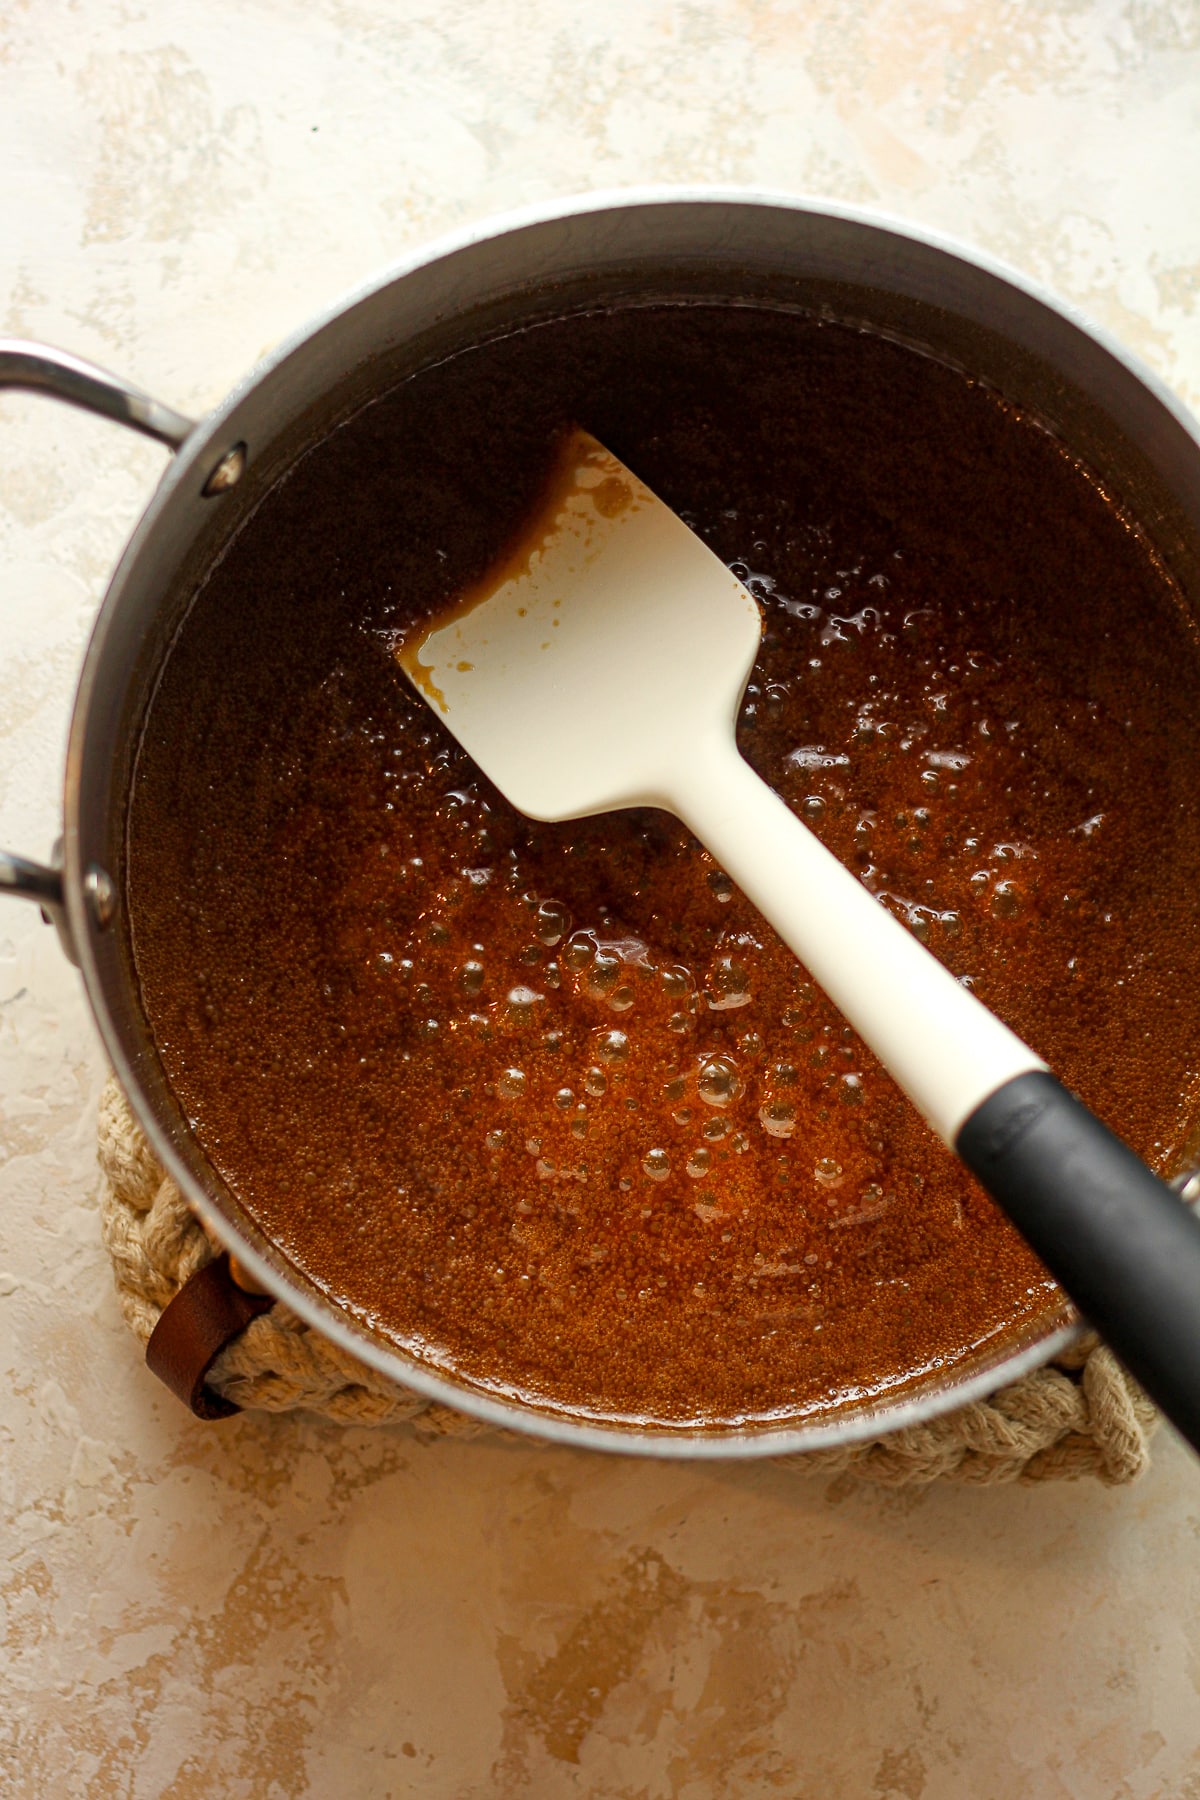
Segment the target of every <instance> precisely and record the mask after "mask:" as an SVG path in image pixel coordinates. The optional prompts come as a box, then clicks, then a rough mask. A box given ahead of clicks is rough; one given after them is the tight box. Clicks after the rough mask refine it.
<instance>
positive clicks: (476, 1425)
mask: <svg viewBox="0 0 1200 1800" xmlns="http://www.w3.org/2000/svg"><path fill="white" fill-rule="evenodd" d="M99 1157H100V1168H101V1171H102V1173H103V1185H102V1195H101V1207H102V1214H101V1217H102V1225H103V1233H104V1242H105V1245H106V1247H107V1249H108V1253H109V1255H110V1257H111V1258H112V1263H113V1271H114V1273H115V1275H116V1282H117V1295H118V1298H119V1300H120V1304H121V1311H122V1312H123V1313H124V1315H125V1321H126V1323H127V1324H128V1326H129V1328H130V1330H131V1331H132V1332H133V1333H134V1335H135V1336H136V1337H137V1338H138V1339H139V1341H140V1342H141V1343H142V1344H143V1345H144V1344H145V1343H146V1342H147V1341H148V1339H149V1337H150V1334H151V1332H152V1331H153V1330H154V1327H155V1325H156V1324H157V1323H158V1319H159V1316H160V1314H161V1313H162V1311H163V1309H164V1307H165V1306H166V1305H167V1304H168V1302H169V1301H171V1300H172V1299H173V1298H174V1296H175V1295H176V1294H177V1293H178V1291H179V1289H180V1287H181V1286H182V1285H183V1283H184V1282H185V1281H186V1280H187V1279H188V1277H189V1276H190V1275H192V1274H194V1273H195V1271H196V1270H197V1269H199V1268H200V1267H201V1266H202V1265H203V1264H205V1263H207V1262H209V1261H210V1260H211V1259H212V1257H213V1255H214V1247H213V1245H212V1243H211V1242H210V1240H209V1239H208V1237H207V1236H206V1235H205V1233H204V1231H203V1230H202V1228H201V1226H200V1224H199V1223H198V1221H197V1220H196V1218H195V1216H194V1215H193V1214H192V1213H191V1211H190V1210H189V1209H188V1206H187V1203H186V1201H185V1200H184V1198H183V1196H182V1194H181V1193H180V1191H179V1189H178V1188H177V1187H176V1185H175V1183H174V1182H173V1181H172V1180H171V1179H170V1177H169V1176H167V1175H166V1174H165V1173H164V1171H163V1169H162V1166H161V1164H160V1163H158V1162H157V1160H156V1159H155V1157H154V1154H153V1152H152V1151H151V1149H150V1146H149V1145H148V1143H147V1142H146V1139H145V1137H144V1135H143V1133H142V1131H141V1128H140V1127H139V1125H138V1124H137V1121H136V1120H135V1119H134V1117H133V1114H132V1113H131V1111H130V1109H129V1105H128V1103H127V1101H126V1099H125V1096H124V1095H123V1093H122V1092H121V1090H120V1088H119V1087H118V1086H117V1083H116V1082H115V1081H114V1080H110V1081H109V1083H108V1085H107V1087H106V1088H105V1091H104V1095H103V1098H102V1100H101V1103H100V1129H99ZM207 1385H208V1386H209V1387H210V1388H211V1389H212V1390H213V1391H214V1392H215V1393H217V1394H218V1395H220V1396H221V1397H222V1398H223V1399H225V1400H228V1401H231V1402H232V1403H233V1404H234V1405H235V1406H238V1407H242V1408H246V1409H254V1408H257V1409H259V1410H261V1411H264V1412H276V1413H278V1412H292V1411H296V1410H299V1409H304V1410H305V1411H308V1412H311V1413H319V1414H321V1415H323V1416H324V1417H325V1418H328V1419H335V1420H337V1421H339V1422H340V1423H342V1424H345V1425H392V1424H398V1423H411V1424H412V1425H413V1426H414V1427H415V1428H416V1430H417V1432H418V1434H420V1435H426V1434H428V1435H434V1436H455V1437H478V1436H480V1435H482V1434H484V1433H486V1432H491V1433H492V1434H493V1435H497V1436H499V1435H504V1436H507V1437H512V1436H513V1435H514V1434H512V1433H507V1432H506V1433H503V1434H501V1433H499V1432H498V1431H497V1430H496V1428H495V1427H492V1426H487V1425H484V1424H481V1423H480V1422H479V1421H478V1420H475V1419H470V1418H467V1417H465V1416H464V1415H463V1414H462V1413H457V1412H454V1411H453V1410H452V1409H451V1408H450V1407H447V1406H439V1405H437V1404H436V1403H434V1402H431V1401H429V1400H426V1399H424V1398H423V1397H422V1396H421V1395H419V1394H415V1393H411V1392H409V1391H408V1390H407V1389H406V1388H403V1387H400V1386H398V1385H397V1384H396V1383H395V1382H392V1381H389V1380H387V1379H386V1378H385V1377H384V1376H382V1375H379V1374H377V1373H376V1372H375V1371H374V1370H373V1369H371V1368H369V1367H368V1366H367V1365H366V1364H365V1363H362V1362H359V1361H358V1359H357V1358H356V1357H353V1356H350V1355H349V1354H348V1353H347V1352H346V1351H344V1350H341V1349H339V1348H338V1346H337V1345H336V1344H332V1343H330V1342H329V1340H328V1339H327V1338H324V1337H322V1336H321V1334H320V1333H319V1332H317V1331H314V1330H313V1329H312V1327H311V1326H309V1325H306V1324H304V1323H303V1321H302V1320H300V1319H298V1318H297V1317H296V1315H295V1314H294V1313H292V1312H291V1311H289V1309H288V1308H287V1307H286V1306H284V1305H283V1304H282V1303H277V1304H276V1305H275V1306H274V1307H273V1308H272V1309H271V1311H270V1312H268V1313H264V1314H263V1316H262V1317H260V1318H256V1319H254V1320H253V1321H252V1322H251V1323H250V1324H249V1325H248V1326H247V1327H246V1329H245V1330H244V1331H243V1332H242V1333H241V1335H240V1337H238V1338H236V1339H235V1340H234V1341H233V1342H232V1343H231V1344H229V1346H228V1347H227V1348H226V1349H225V1350H223V1351H222V1352H221V1355H220V1356H219V1357H218V1359H217V1361H216V1362H215V1363H214V1364H213V1365H212V1367H211V1368H210V1370H209V1372H208V1376H207ZM1157 1422H1158V1421H1157V1415H1156V1413H1155V1411H1154V1408H1153V1407H1152V1406H1151V1405H1150V1403H1149V1401H1148V1400H1147V1399H1146V1397H1145V1395H1144V1394H1143V1393H1142V1392H1141V1390H1140V1389H1139V1388H1138V1387H1137V1385H1136V1384H1135V1383H1134V1382H1133V1380H1132V1379H1131V1378H1130V1377H1129V1376H1128V1375H1127V1374H1126V1373H1125V1371H1124V1369H1122V1368H1121V1366H1120V1364H1119V1363H1118V1362H1117V1360H1116V1358H1115V1357H1114V1356H1113V1354H1112V1352H1111V1351H1110V1350H1109V1349H1107V1348H1106V1346H1105V1345H1103V1344H1101V1343H1099V1342H1098V1341H1097V1340H1096V1339H1095V1338H1091V1339H1088V1340H1085V1341H1084V1342H1082V1343H1080V1344H1079V1345H1077V1346H1076V1347H1075V1348H1074V1349H1073V1350H1071V1351H1070V1352H1069V1353H1068V1354H1066V1355H1064V1356H1061V1357H1059V1358H1058V1359H1057V1360H1056V1361H1055V1362H1054V1363H1053V1364H1052V1365H1050V1366H1048V1367H1046V1368H1042V1369H1038V1370H1036V1371H1035V1372H1034V1373H1033V1374H1031V1375H1026V1376H1024V1377H1023V1378H1022V1379H1021V1380H1020V1381H1016V1382H1013V1384H1012V1385H1011V1386H1010V1387H1006V1388H1002V1389H1001V1390H1000V1391H999V1392H998V1393H995V1394H993V1395H992V1396H991V1397H990V1399H987V1400H975V1401H972V1402H971V1403H970V1404H969V1405H967V1406H963V1407H960V1408H959V1410H958V1411H956V1412H952V1413H947V1414H946V1415H944V1416H943V1417H941V1418H937V1419H933V1420H930V1421H929V1423H927V1424H924V1425H912V1426H909V1427H907V1428H906V1429H905V1430H902V1431H896V1432H893V1433H891V1434H890V1435H889V1436H887V1437H885V1438H880V1439H878V1440H876V1441H874V1442H872V1443H865V1444H856V1445H851V1446H848V1447H846V1448H844V1449H837V1450H818V1451H810V1452H809V1453H808V1454H806V1455H803V1456H798V1457H792V1458H788V1459H782V1458H781V1459H780V1460H781V1461H782V1460H787V1461H789V1462H791V1463H793V1464H794V1465H795V1466H796V1467H797V1468H799V1469H802V1470H806V1471H807V1470H812V1471H813V1472H821V1473H825V1474H839V1473H842V1472H850V1473H852V1474H853V1475H855V1476H859V1477H862V1478H864V1479H867V1480H870V1481H876V1482H882V1483H884V1484H886V1485H887V1486H890V1487H905V1486H919V1485H924V1484H927V1483H929V1482H931V1481H937V1480H945V1481H958V1482H974V1483H992V1482H1005V1481H1022V1482H1035V1481H1057V1480H1069V1479H1073V1478H1076V1477H1079V1476H1083V1475H1093V1476H1096V1477H1097V1478H1098V1479H1099V1480H1100V1481H1103V1482H1106V1483H1108V1484H1109V1485H1110V1486H1116V1485H1119V1484H1122V1483H1125V1482H1129V1481H1135V1480H1136V1479H1137V1478H1138V1476H1139V1475H1141V1474H1143V1473H1144V1471H1145V1470H1146V1469H1147V1468H1148V1466H1149V1461H1150V1454H1149V1440H1150V1437H1151V1436H1152V1434H1153V1432H1154V1430H1155V1427H1156V1425H1157Z"/></svg>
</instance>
